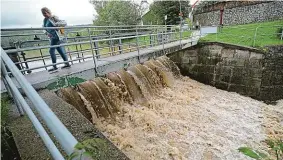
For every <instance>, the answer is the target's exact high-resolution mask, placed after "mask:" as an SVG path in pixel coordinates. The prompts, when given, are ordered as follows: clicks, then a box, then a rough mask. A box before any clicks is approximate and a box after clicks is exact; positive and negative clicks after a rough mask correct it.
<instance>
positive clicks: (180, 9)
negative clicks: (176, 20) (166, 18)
mask: <svg viewBox="0 0 283 160" xmlns="http://www.w3.org/2000/svg"><path fill="white" fill-rule="evenodd" d="M179 4H180V8H179V11H180V14H181V13H182V7H181V0H179ZM179 16H180V48H181V49H182V16H181V15H179Z"/></svg>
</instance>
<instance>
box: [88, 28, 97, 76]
mask: <svg viewBox="0 0 283 160" xmlns="http://www.w3.org/2000/svg"><path fill="white" fill-rule="evenodd" d="M87 32H88V37H89V43H90V48H91V54H92V58H93V63H94V71H95V73H96V74H97V57H96V55H94V52H93V46H92V38H91V35H90V30H89V28H87Z"/></svg>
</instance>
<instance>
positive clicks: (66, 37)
mask: <svg viewBox="0 0 283 160" xmlns="http://www.w3.org/2000/svg"><path fill="white" fill-rule="evenodd" d="M65 33H66V34H65ZM65 33H64V36H65V39H66V43H68V33H67V32H65ZM67 48H68V49H67V50H68V54H69V57H70V60H71V63H72V64H74V62H73V60H72V55H71V53H70V48H69V46H67ZM64 49H65V47H64ZM65 51H66V50H65ZM66 54H67V53H66ZM68 63H69V62H68Z"/></svg>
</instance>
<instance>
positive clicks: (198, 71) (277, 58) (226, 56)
mask: <svg viewBox="0 0 283 160" xmlns="http://www.w3.org/2000/svg"><path fill="white" fill-rule="evenodd" d="M282 51H283V46H279V47H278V46H277V47H270V48H267V51H266V52H264V51H261V50H257V49H254V48H248V47H242V46H236V45H230V44H224V43H216V42H208V43H201V44H199V45H197V46H194V47H191V48H188V49H184V50H181V51H177V52H175V53H171V54H169V55H168V56H169V57H170V59H172V60H173V61H174V62H176V63H177V65H178V66H179V68H180V70H181V73H182V74H183V75H185V76H189V77H191V78H193V79H196V80H198V81H200V82H202V83H205V84H209V85H212V86H215V87H217V88H219V89H223V90H227V91H232V92H237V93H240V94H242V95H246V96H250V97H252V98H255V99H259V100H264V101H274V100H278V99H281V98H283V53H282Z"/></svg>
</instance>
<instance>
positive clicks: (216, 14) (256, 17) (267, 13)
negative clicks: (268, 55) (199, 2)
mask: <svg viewBox="0 0 283 160" xmlns="http://www.w3.org/2000/svg"><path fill="white" fill-rule="evenodd" d="M282 8H283V1H270V2H265V3H256V4H254V5H247V6H240V7H235V8H225V7H224V12H223V24H224V25H238V24H247V23H254V22H264V21H272V20H279V19H283V9H282ZM197 20H198V21H199V24H201V25H202V26H210V25H219V22H220V10H212V11H210V12H204V13H200V14H195V15H194V21H195V22H196V21H197Z"/></svg>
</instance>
